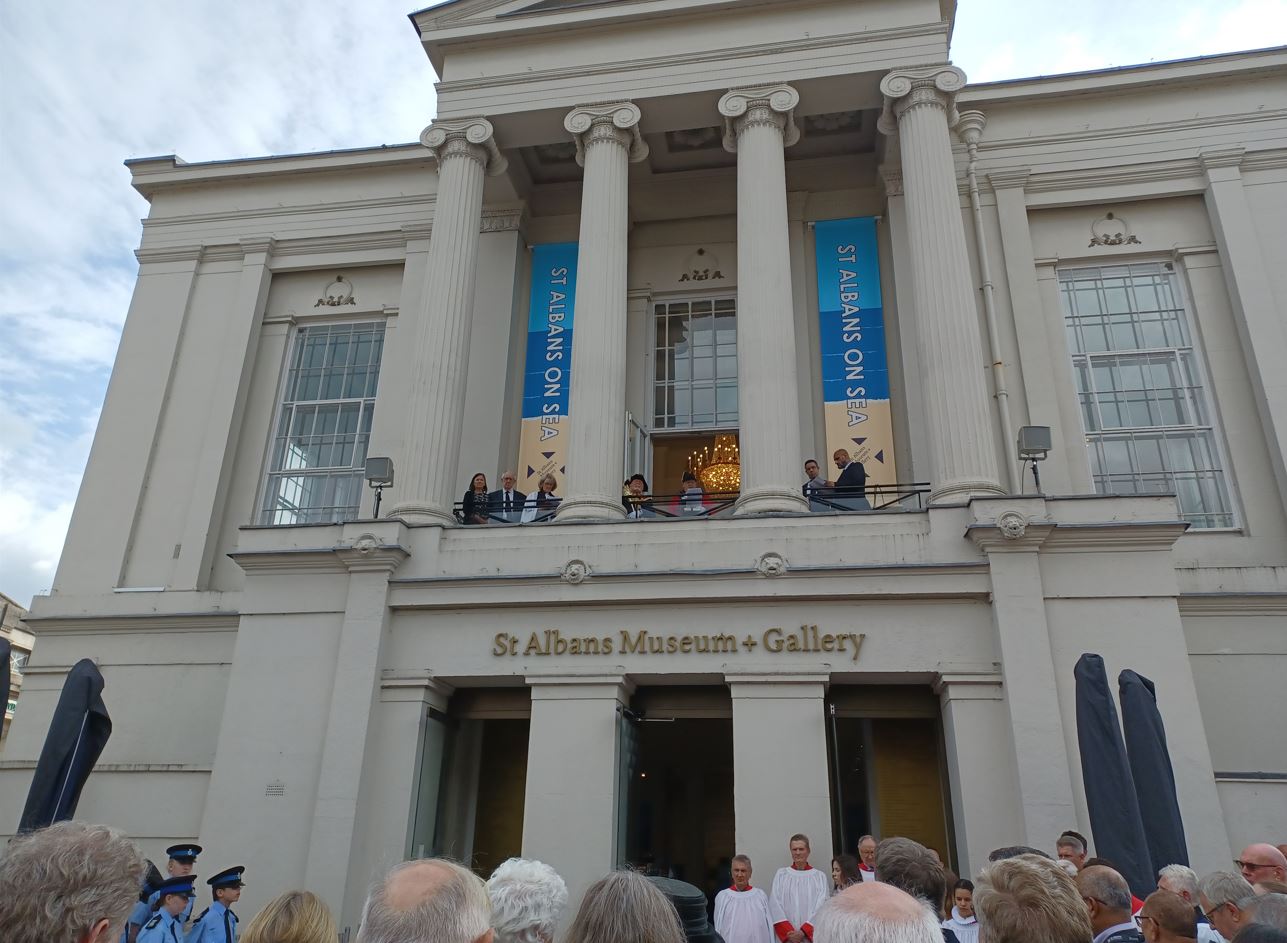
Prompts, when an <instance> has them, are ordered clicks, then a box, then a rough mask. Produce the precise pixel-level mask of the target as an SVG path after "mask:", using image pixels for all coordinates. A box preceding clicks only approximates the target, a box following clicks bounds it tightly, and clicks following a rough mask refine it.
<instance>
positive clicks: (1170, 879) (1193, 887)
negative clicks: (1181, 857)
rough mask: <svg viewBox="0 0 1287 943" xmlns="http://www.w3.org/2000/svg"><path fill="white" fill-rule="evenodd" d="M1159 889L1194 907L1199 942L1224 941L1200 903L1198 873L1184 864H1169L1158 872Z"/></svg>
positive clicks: (1219, 942)
mask: <svg viewBox="0 0 1287 943" xmlns="http://www.w3.org/2000/svg"><path fill="white" fill-rule="evenodd" d="M1157 889H1158V890H1159V891H1167V892H1168V893H1171V894H1174V895H1175V896H1176V897H1178V898H1180V899H1181V900H1182V901H1184V902H1185V903H1186V904H1188V905H1189V906H1190V907H1192V908H1193V910H1194V912H1195V913H1196V915H1197V920H1198V943H1222V941H1223V939H1224V938H1223V937H1222V936H1220V934H1219V933H1218V932H1217V931H1216V929H1215V928H1214V927H1212V926H1211V924H1209V923H1207V918H1206V916H1205V915H1204V914H1203V913H1202V905H1201V904H1199V903H1198V875H1197V872H1195V871H1194V870H1193V869H1192V868H1186V867H1185V866H1184V865H1182V864H1168V865H1167V866H1166V867H1165V868H1163V869H1162V870H1161V871H1158V872H1157Z"/></svg>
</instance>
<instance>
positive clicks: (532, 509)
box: [523, 472, 563, 524]
mask: <svg viewBox="0 0 1287 943" xmlns="http://www.w3.org/2000/svg"><path fill="white" fill-rule="evenodd" d="M558 486H559V480H558V479H557V478H555V477H554V475H553V474H551V473H550V472H546V473H545V474H544V475H542V476H541V480H540V481H539V482H537V485H536V490H535V491H533V492H532V493H531V494H529V495H528V496H527V501H526V502H524V504H523V523H524V524H530V523H532V522H533V521H548V520H549V519H550V518H552V517H553V516H554V509H555V508H557V507H558V506H559V502H560V501H561V500H563V499H562V498H560V497H558V496H557V495H555V494H554V489H555V488H557V487H558Z"/></svg>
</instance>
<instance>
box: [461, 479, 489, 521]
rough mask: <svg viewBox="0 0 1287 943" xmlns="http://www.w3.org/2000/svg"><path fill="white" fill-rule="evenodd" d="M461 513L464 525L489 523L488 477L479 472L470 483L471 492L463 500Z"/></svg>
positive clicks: (466, 493) (467, 492)
mask: <svg viewBox="0 0 1287 943" xmlns="http://www.w3.org/2000/svg"><path fill="white" fill-rule="evenodd" d="M460 504H461V507H462V510H461V512H460V516H461V519H462V520H461V523H463V524H486V523H487V476H486V475H484V474H483V473H482V472H479V473H478V474H477V475H475V476H474V477H473V479H472V480H471V481H470V483H469V490H468V491H466V492H465V496H464V498H462V499H461V502H460Z"/></svg>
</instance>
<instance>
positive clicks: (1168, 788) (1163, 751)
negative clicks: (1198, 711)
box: [1117, 668, 1189, 874]
mask: <svg viewBox="0 0 1287 943" xmlns="http://www.w3.org/2000/svg"><path fill="white" fill-rule="evenodd" d="M1117 690H1118V694H1119V695H1120V697H1121V702H1122V731H1123V732H1124V733H1125V734H1126V752H1127V754H1128V755H1129V756H1130V760H1131V777H1132V778H1133V779H1134V780H1135V795H1136V797H1137V798H1138V800H1139V806H1140V820H1141V821H1142V822H1143V824H1144V837H1145V838H1146V839H1147V840H1148V850H1149V855H1150V856H1151V857H1152V859H1153V873H1154V874H1156V873H1157V872H1158V871H1159V870H1161V869H1162V868H1164V867H1166V866H1167V865H1168V864H1183V865H1187V864H1188V863H1189V849H1188V846H1187V845H1185V843H1184V819H1182V818H1181V817H1180V801H1179V799H1177V798H1176V796H1175V770H1173V769H1172V768H1171V754H1170V752H1169V751H1168V750H1167V748H1166V727H1165V726H1163V724H1162V715H1161V713H1159V712H1158V709H1157V689H1156V688H1155V687H1154V685H1153V682H1152V681H1150V680H1149V679H1148V678H1145V677H1144V676H1143V675H1139V674H1136V673H1135V672H1134V671H1132V670H1130V669H1129V668H1127V669H1126V670H1125V671H1123V672H1122V673H1121V674H1119V675H1118V676H1117Z"/></svg>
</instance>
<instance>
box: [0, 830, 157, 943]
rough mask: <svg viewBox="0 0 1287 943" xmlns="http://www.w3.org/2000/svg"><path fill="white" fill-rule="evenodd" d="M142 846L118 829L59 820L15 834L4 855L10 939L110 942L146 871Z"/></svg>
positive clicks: (4, 915) (1, 910) (1, 935)
mask: <svg viewBox="0 0 1287 943" xmlns="http://www.w3.org/2000/svg"><path fill="white" fill-rule="evenodd" d="M143 868H144V861H143V854H142V852H140V851H139V849H138V846H137V845H135V844H134V842H132V841H130V840H129V839H128V838H126V837H125V836H124V835H122V834H121V833H120V832H118V831H117V830H116V829H113V828H108V827H107V826H106V825H86V824H85V823H84V822H58V823H57V824H55V825H51V826H49V827H48V828H42V829H40V830H39V831H34V832H27V833H26V834H25V835H19V836H17V837H16V838H14V839H13V840H12V841H10V842H9V847H8V848H6V849H5V852H4V857H3V858H0V888H3V889H4V890H3V892H0V939H3V940H4V941H5V943H108V941H109V940H113V939H115V938H117V937H119V936H120V934H121V928H122V927H123V926H124V925H125V918H126V917H127V916H128V915H129V912H130V908H131V907H132V906H133V905H134V902H135V900H137V899H138V893H139V882H140V881H141V880H142V879H143Z"/></svg>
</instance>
